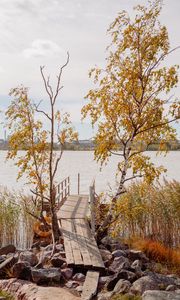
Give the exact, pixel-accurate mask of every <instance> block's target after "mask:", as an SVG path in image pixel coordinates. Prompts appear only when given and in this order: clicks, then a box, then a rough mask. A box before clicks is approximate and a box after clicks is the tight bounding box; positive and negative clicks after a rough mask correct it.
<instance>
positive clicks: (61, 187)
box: [56, 176, 70, 208]
mask: <svg viewBox="0 0 180 300" xmlns="http://www.w3.org/2000/svg"><path fill="white" fill-rule="evenodd" d="M69 195H70V177H69V176H68V177H66V178H65V179H64V180H62V181H61V182H60V183H59V184H58V185H57V186H56V203H57V206H58V208H59V207H60V206H61V205H62V204H63V203H64V201H65V200H66V198H67V196H69Z"/></svg>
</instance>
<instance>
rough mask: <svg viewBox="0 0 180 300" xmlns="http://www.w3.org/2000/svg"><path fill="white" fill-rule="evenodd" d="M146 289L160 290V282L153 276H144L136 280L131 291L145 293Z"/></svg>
mask: <svg viewBox="0 0 180 300" xmlns="http://www.w3.org/2000/svg"><path fill="white" fill-rule="evenodd" d="M146 290H159V284H158V282H157V281H156V280H155V279H154V278H153V277H151V276H143V277H141V278H139V279H138V280H136V281H135V282H134V283H133V285H132V287H131V289H130V291H131V292H132V293H133V294H141V295H142V294H143V293H144V292H145V291H146Z"/></svg>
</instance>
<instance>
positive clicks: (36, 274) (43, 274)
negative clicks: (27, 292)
mask: <svg viewBox="0 0 180 300" xmlns="http://www.w3.org/2000/svg"><path fill="white" fill-rule="evenodd" d="M31 276H32V280H33V282H35V283H38V284H40V283H47V282H48V283H49V282H58V283H59V282H60V279H61V271H60V269H59V268H49V269H31Z"/></svg>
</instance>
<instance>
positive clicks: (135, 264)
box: [131, 259, 142, 270]
mask: <svg viewBox="0 0 180 300" xmlns="http://www.w3.org/2000/svg"><path fill="white" fill-rule="evenodd" d="M141 267H142V261H141V260H139V259H136V260H135V261H133V263H132V265H131V268H132V269H135V270H141Z"/></svg>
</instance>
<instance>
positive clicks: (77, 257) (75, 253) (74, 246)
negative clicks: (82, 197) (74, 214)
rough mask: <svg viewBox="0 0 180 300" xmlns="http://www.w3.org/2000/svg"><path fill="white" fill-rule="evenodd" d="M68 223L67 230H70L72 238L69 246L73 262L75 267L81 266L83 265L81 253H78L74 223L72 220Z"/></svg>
mask: <svg viewBox="0 0 180 300" xmlns="http://www.w3.org/2000/svg"><path fill="white" fill-rule="evenodd" d="M68 221H69V225H68V226H69V228H71V236H72V240H71V246H72V250H73V256H74V261H75V264H76V265H78V266H82V265H83V259H82V256H81V251H80V247H79V243H78V240H77V235H76V231H75V226H74V221H73V219H70V220H68Z"/></svg>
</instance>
